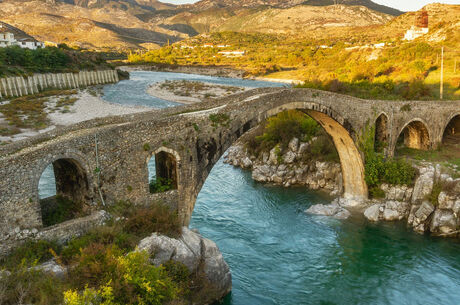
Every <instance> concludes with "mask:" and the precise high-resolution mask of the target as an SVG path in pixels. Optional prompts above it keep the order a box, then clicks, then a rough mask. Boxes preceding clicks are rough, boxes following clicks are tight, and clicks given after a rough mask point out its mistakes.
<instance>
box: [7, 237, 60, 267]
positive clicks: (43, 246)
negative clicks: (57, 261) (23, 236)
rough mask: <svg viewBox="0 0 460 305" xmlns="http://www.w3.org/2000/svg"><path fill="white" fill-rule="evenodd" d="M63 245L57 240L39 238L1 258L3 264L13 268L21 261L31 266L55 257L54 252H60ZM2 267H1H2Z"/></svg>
mask: <svg viewBox="0 0 460 305" xmlns="http://www.w3.org/2000/svg"><path fill="white" fill-rule="evenodd" d="M60 249H61V247H60V246H59V245H58V244H57V243H56V242H51V241H46V240H37V241H27V242H25V243H24V244H23V245H22V246H20V247H19V248H16V249H15V250H14V251H13V252H12V253H11V254H10V255H8V256H7V257H5V258H3V259H2V260H1V265H3V266H5V267H7V268H13V267H15V266H18V265H20V264H21V263H23V264H25V265H26V266H30V265H33V264H36V263H43V262H46V261H48V260H50V259H52V258H53V255H52V252H51V251H50V250H53V251H54V252H59V251H60ZM0 269H1V268H0Z"/></svg>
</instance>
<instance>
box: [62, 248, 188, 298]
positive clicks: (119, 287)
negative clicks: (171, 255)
mask: <svg viewBox="0 0 460 305" xmlns="http://www.w3.org/2000/svg"><path fill="white" fill-rule="evenodd" d="M96 254H97V257H98V258H100V259H102V260H103V261H104V262H106V261H107V262H109V264H103V265H102V266H100V267H99V266H97V263H96V262H95V261H94V258H95V257H94V258H91V260H90V261H91V264H90V265H91V266H92V268H95V269H97V270H100V271H101V273H102V274H107V275H108V274H110V278H109V279H107V280H106V282H105V283H104V284H101V285H98V286H89V287H88V286H86V288H85V289H84V291H83V292H82V293H78V292H77V291H76V290H68V291H66V292H65V293H64V303H65V304H67V305H80V304H82V305H83V304H84V305H87V304H93V305H96V304H101V305H102V304H104V305H121V304H152V305H161V304H165V303H168V302H170V301H172V300H174V299H176V298H177V296H178V293H179V288H178V286H177V285H176V284H175V283H174V282H173V280H172V279H171V278H170V277H169V276H168V273H167V272H166V271H165V269H164V268H163V267H155V266H153V265H151V264H150V262H149V256H148V255H147V253H145V252H131V253H129V254H128V255H126V256H117V255H116V254H115V253H113V252H112V251H110V250H108V251H107V252H106V253H103V252H100V251H98V252H97V253H96ZM104 262H103V263H104ZM104 268H107V269H104ZM102 278H103V277H102ZM102 278H101V279H102ZM90 287H92V288H90Z"/></svg>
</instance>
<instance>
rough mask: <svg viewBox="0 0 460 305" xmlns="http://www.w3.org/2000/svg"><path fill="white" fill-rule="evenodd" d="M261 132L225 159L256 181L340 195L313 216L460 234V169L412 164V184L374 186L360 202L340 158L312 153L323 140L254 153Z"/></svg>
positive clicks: (240, 143) (316, 207) (245, 138)
mask: <svg viewBox="0 0 460 305" xmlns="http://www.w3.org/2000/svg"><path fill="white" fill-rule="evenodd" d="M256 132H257V130H253V131H250V132H249V133H248V134H247V135H245V136H243V137H242V138H240V140H238V141H237V142H236V143H235V144H234V145H233V146H232V147H231V148H230V149H229V150H228V152H227V154H226V156H225V159H224V162H225V163H228V164H231V165H233V166H236V167H241V168H243V169H247V170H250V171H251V177H252V179H253V180H254V181H256V182H260V183H268V184H274V185H280V186H283V187H285V188H288V187H291V186H303V187H306V188H308V189H311V190H321V191H324V192H327V193H328V194H329V195H330V196H332V197H336V199H335V200H333V201H332V202H331V203H330V204H318V205H313V206H311V207H310V208H309V209H307V210H306V211H305V212H306V213H308V214H313V215H322V216H330V217H333V218H337V219H346V218H348V217H350V216H351V215H352V214H356V213H358V214H360V215H364V216H365V218H367V219H368V221H371V222H384V221H389V222H392V221H404V222H405V223H406V225H407V226H408V227H409V228H412V229H413V230H414V231H415V232H417V233H420V234H423V233H430V234H432V235H435V236H442V237H460V178H453V177H458V176H459V172H458V171H454V172H453V170H452V169H451V168H448V167H445V166H441V164H438V163H436V162H426V161H425V162H421V161H418V162H417V163H415V162H412V167H413V168H414V169H415V171H416V177H415V179H414V181H413V183H412V184H410V185H390V184H387V183H382V184H380V185H379V186H378V188H377V189H374V190H373V193H372V194H371V195H373V197H374V198H372V199H370V200H366V201H359V202H358V201H356V200H351V201H350V200H348V199H344V198H341V196H342V195H343V182H342V171H341V166H340V163H339V162H338V161H328V162H325V161H319V160H315V158H313V159H312V158H311V157H308V155H309V154H310V153H311V152H309V150H310V149H311V147H312V146H314V145H316V144H315V142H317V139H315V138H313V139H311V140H310V141H309V142H301V141H299V139H297V138H292V139H291V140H290V141H289V144H288V145H287V147H285V148H283V147H281V146H280V145H277V146H275V147H274V148H272V149H271V150H270V151H266V152H264V151H262V152H259V156H256V155H254V154H252V153H251V152H250V151H249V149H248V145H251V144H250V143H251V142H250V141H251V139H253V138H254V136H255V135H254V133H256Z"/></svg>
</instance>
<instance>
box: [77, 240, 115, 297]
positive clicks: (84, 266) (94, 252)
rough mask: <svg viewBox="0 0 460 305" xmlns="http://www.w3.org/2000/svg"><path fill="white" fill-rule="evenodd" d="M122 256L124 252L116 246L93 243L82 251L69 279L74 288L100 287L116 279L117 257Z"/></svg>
mask: <svg viewBox="0 0 460 305" xmlns="http://www.w3.org/2000/svg"><path fill="white" fill-rule="evenodd" d="M120 255H122V252H121V251H120V249H118V247H116V246H115V245H104V244H102V243H91V244H89V245H88V246H86V247H85V248H83V249H81V250H80V254H79V255H77V256H76V257H75V259H74V262H73V263H72V265H73V266H74V267H73V268H72V269H71V270H70V277H69V278H70V280H71V281H72V283H73V285H74V287H78V288H80V289H82V288H84V287H85V285H88V286H90V287H98V286H101V285H103V284H105V283H107V282H109V281H110V280H111V279H114V278H116V276H117V275H118V273H117V272H118V269H117V267H118V261H117V257H118V256H120Z"/></svg>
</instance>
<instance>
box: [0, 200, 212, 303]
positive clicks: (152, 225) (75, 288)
mask: <svg viewBox="0 0 460 305" xmlns="http://www.w3.org/2000/svg"><path fill="white" fill-rule="evenodd" d="M110 212H111V214H112V216H113V217H114V219H112V220H110V221H109V222H108V223H107V224H106V225H105V226H102V227H98V228H95V229H93V230H92V231H90V232H89V233H88V234H85V235H84V236H81V237H78V238H74V239H73V240H71V241H70V242H69V243H68V244H67V245H66V246H60V245H58V244H57V243H55V242H48V241H31V242H27V243H25V244H24V245H23V246H22V247H20V248H18V249H16V250H15V251H14V252H13V253H12V254H11V255H9V256H8V257H5V258H3V259H1V260H0V304H4V305H10V304H11V305H12V304H35V305H45V304H46V305H54V304H56V305H57V304H59V305H61V304H63V303H64V304H73V305H75V304H82V305H83V304H85V305H87V304H105V305H108V304H120V305H121V304H164V303H168V302H174V304H187V303H189V302H188V301H184V300H190V299H191V298H194V297H195V295H194V294H193V293H192V292H194V291H199V290H200V289H202V288H203V287H205V286H206V279H204V278H200V277H199V276H198V275H191V274H190V273H187V272H186V270H187V268H186V267H185V266H183V265H182V264H180V263H177V262H168V263H167V264H165V266H164V267H162V266H160V267H155V266H153V265H151V264H150V262H149V258H148V255H147V254H146V253H143V252H137V253H131V252H132V251H133V250H134V249H135V247H136V245H137V244H138V243H139V241H140V240H141V239H142V238H144V237H146V236H148V235H150V234H152V233H153V232H159V233H163V234H168V235H170V236H171V235H173V236H175V237H177V236H178V235H179V234H180V231H181V226H180V222H179V220H178V217H177V213H176V212H174V211H171V210H170V209H169V208H168V207H167V206H164V205H161V204H153V205H152V206H149V207H148V208H147V207H136V206H134V205H132V204H130V203H127V202H120V203H118V204H116V205H114V206H112V207H111V208H110ZM128 253H130V254H128ZM126 254H128V255H126ZM52 258H54V260H55V262H56V263H57V264H58V265H61V266H64V267H65V268H66V269H67V270H68V272H67V274H65V275H63V276H62V277H59V278H58V277H56V276H54V275H51V274H49V273H45V272H43V271H42V270H40V269H38V268H35V267H36V266H38V265H39V264H40V263H43V262H46V261H49V260H50V259H52ZM184 268H185V269H184ZM1 270H7V271H8V273H7V272H6V271H1ZM200 285H201V286H200ZM210 293H211V292H210ZM88 302H89V303H88Z"/></svg>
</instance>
